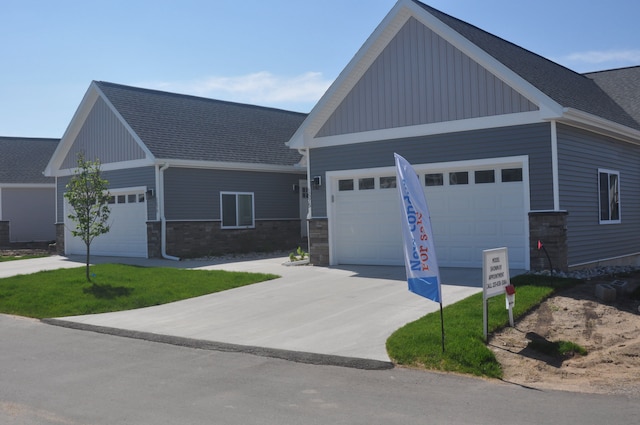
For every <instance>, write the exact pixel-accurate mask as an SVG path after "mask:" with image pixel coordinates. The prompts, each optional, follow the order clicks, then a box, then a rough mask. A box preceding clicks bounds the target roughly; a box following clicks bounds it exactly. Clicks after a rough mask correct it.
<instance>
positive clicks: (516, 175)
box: [501, 168, 522, 183]
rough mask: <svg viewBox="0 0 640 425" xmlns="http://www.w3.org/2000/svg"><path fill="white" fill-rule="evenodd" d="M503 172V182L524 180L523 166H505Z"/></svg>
mask: <svg viewBox="0 0 640 425" xmlns="http://www.w3.org/2000/svg"><path fill="white" fill-rule="evenodd" d="M501 173H502V183H509V182H521V181H522V168H503V169H502V170H501Z"/></svg>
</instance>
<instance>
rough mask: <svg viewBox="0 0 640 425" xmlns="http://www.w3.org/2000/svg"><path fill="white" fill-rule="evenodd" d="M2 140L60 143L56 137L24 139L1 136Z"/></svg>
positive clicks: (21, 137)
mask: <svg viewBox="0 0 640 425" xmlns="http://www.w3.org/2000/svg"><path fill="white" fill-rule="evenodd" d="M0 140H6V141H8V140H24V141H48V142H59V141H60V138H59V137H58V138H56V137H23V136H0Z"/></svg>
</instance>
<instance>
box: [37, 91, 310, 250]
mask: <svg viewBox="0 0 640 425" xmlns="http://www.w3.org/2000/svg"><path fill="white" fill-rule="evenodd" d="M304 118H305V115H304V114H299V113H295V112H288V111H283V110H278V109H271V108H263V107H258V106H253V105H244V104H238V103H230V102H223V101H218V100H211V99H204V98H200V97H193V96H185V95H179V94H173V93H166V92H161V91H154V90H146V89H140V88H135V87H128V86H123V85H118V84H111V83H106V82H96V81H94V82H92V83H91V85H90V87H89V89H88V91H87V93H86V94H85V96H84V98H83V100H82V103H81V104H80V106H79V108H78V110H77V111H76V113H75V115H74V117H73V119H72V121H71V123H70V124H69V127H68V128H67V130H66V132H65V134H64V136H63V137H62V140H61V141H60V145H59V146H58V148H57V149H56V151H55V153H54V154H53V156H52V157H51V160H50V162H49V164H48V166H47V167H46V171H45V174H46V175H47V176H51V177H54V178H55V185H56V195H55V199H56V202H55V206H56V215H55V222H56V226H57V237H56V239H57V248H58V250H59V252H61V253H65V254H80V253H84V252H85V246H84V244H83V242H82V241H80V240H79V238H74V237H72V235H71V232H70V229H71V228H73V226H75V224H74V223H72V222H70V221H69V219H68V208H69V207H68V205H66V203H65V200H64V193H65V190H66V185H67V183H68V181H69V179H70V177H71V176H72V174H73V173H74V171H75V169H76V165H77V156H78V154H79V153H83V154H84V156H85V157H86V158H87V159H90V160H94V159H98V160H99V161H100V162H101V170H102V174H103V177H104V178H105V179H106V180H107V181H108V182H109V192H110V194H111V195H112V197H111V203H110V207H111V214H110V219H109V220H110V225H111V230H110V231H109V233H107V234H104V235H101V236H100V237H98V238H96V239H95V240H94V242H93V243H92V245H91V252H92V253H93V254H95V255H115V256H131V257H160V256H163V257H166V258H178V257H196V256H204V255H215V254H222V253H233V252H247V251H269V250H277V249H283V250H290V249H293V248H295V247H296V246H298V245H299V244H300V241H301V240H302V238H303V237H305V236H306V228H307V227H306V220H301V215H302V217H303V218H306V213H307V202H308V201H307V199H306V193H307V192H306V181H305V178H306V175H305V170H306V168H305V167H304V165H302V166H301V165H300V160H301V158H302V157H301V155H300V154H299V153H298V152H297V151H295V150H291V149H289V148H287V147H286V146H285V142H286V141H287V140H289V138H290V137H291V135H292V134H293V133H294V132H295V130H296V129H297V128H298V127H299V126H300V124H301V123H302V121H303V119H304Z"/></svg>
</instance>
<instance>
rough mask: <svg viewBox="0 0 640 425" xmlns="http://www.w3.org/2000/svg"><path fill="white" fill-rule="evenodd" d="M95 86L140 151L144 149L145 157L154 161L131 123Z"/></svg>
mask: <svg viewBox="0 0 640 425" xmlns="http://www.w3.org/2000/svg"><path fill="white" fill-rule="evenodd" d="M93 84H94V85H95V87H96V90H97V91H98V92H99V93H100V96H101V97H102V100H104V102H105V103H106V104H107V106H109V109H110V110H111V112H112V113H113V114H114V115H115V116H116V117H117V118H118V121H120V123H121V124H122V125H123V126H124V128H126V129H127V131H128V132H129V134H131V136H132V137H133V139H134V140H135V141H136V143H137V144H138V146H139V147H140V149H142V151H143V152H144V154H145V156H146V157H147V158H148V159H151V160H152V159H154V156H153V154H152V153H151V151H150V150H149V148H148V147H147V145H145V144H144V142H143V141H142V139H140V137H139V136H138V134H137V133H136V132H135V131H133V129H132V128H131V126H130V125H129V123H128V122H127V121H126V120H125V119H124V118H123V117H122V115H121V114H120V112H119V111H118V110H117V109H116V108H115V106H113V104H112V103H111V101H110V100H109V98H108V97H107V96H105V94H104V93H103V92H102V90H100V88H99V87H98V86H97V85H96V84H95V83H93Z"/></svg>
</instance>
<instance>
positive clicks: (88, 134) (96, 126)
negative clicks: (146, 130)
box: [60, 98, 145, 169]
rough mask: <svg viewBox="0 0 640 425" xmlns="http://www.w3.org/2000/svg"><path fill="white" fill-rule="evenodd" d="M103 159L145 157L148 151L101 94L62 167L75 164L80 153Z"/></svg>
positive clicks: (102, 160)
mask: <svg viewBox="0 0 640 425" xmlns="http://www.w3.org/2000/svg"><path fill="white" fill-rule="evenodd" d="M79 152H83V153H84V156H85V158H87V159H90V160H95V159H96V158H97V159H99V160H100V162H101V163H103V164H107V163H110V162H121V161H131V160H136V159H144V158H145V153H144V151H143V150H142V148H141V147H140V146H139V145H138V144H137V143H136V141H135V139H134V138H133V136H132V135H131V133H130V132H129V131H128V130H127V128H126V127H125V126H124V125H123V124H122V123H121V122H120V120H118V118H117V117H116V116H115V114H114V113H113V112H112V111H111V109H110V108H109V107H108V106H107V104H106V103H105V101H104V100H103V99H102V98H98V99H97V100H96V103H95V104H94V105H93V108H92V109H91V112H89V116H88V117H87V119H86V120H85V121H84V124H83V125H82V128H81V129H80V132H79V133H78V135H77V136H76V138H75V140H74V143H73V146H72V147H71V149H70V150H69V153H68V154H67V156H66V157H65V159H64V161H63V163H62V165H61V167H60V168H62V169H67V168H75V167H76V164H77V156H78V153H79Z"/></svg>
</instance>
